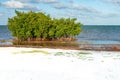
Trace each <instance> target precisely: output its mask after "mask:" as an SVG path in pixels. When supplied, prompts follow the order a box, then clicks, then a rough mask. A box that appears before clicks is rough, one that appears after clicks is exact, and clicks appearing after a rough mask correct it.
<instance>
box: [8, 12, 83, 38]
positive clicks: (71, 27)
mask: <svg viewBox="0 0 120 80" xmlns="http://www.w3.org/2000/svg"><path fill="white" fill-rule="evenodd" d="M15 13H16V16H14V17H13V18H9V19H8V29H9V30H10V31H11V32H12V35H13V36H14V37H16V38H18V39H20V40H38V39H39V40H58V39H61V38H70V39H72V38H74V37H75V36H76V35H78V34H79V33H80V32H81V28H80V27H81V26H82V24H81V23H77V22H76V18H73V19H70V18H68V19H65V18H60V19H55V18H54V19H52V18H51V17H50V15H45V14H44V13H41V12H38V13H36V12H32V11H30V12H27V13H25V12H19V11H15Z"/></svg>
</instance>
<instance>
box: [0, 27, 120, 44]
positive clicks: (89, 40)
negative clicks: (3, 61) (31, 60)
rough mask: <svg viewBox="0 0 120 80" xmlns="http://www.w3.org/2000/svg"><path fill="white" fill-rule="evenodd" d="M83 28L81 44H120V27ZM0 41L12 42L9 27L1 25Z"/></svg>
mask: <svg viewBox="0 0 120 80" xmlns="http://www.w3.org/2000/svg"><path fill="white" fill-rule="evenodd" d="M81 28H82V32H81V33H80V34H79V35H78V36H77V42H78V43H80V44H120V26H112V25H111V26H107V25H106V26H104V25H99V26H98V25H93V26H90V25H88V26H82V27H81ZM0 40H12V35H11V33H10V31H9V30H8V28H7V26H3V25H0ZM0 44H6V43H1V42H0ZM7 44H8V43H7Z"/></svg>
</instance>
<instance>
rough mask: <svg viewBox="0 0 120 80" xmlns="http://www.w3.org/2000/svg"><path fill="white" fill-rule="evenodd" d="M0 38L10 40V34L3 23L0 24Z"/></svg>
mask: <svg viewBox="0 0 120 80" xmlns="http://www.w3.org/2000/svg"><path fill="white" fill-rule="evenodd" d="M0 40H12V35H11V33H10V31H9V30H8V28H7V26H5V25H0Z"/></svg>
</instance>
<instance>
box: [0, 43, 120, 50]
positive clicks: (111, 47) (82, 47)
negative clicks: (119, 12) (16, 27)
mask: <svg viewBox="0 0 120 80" xmlns="http://www.w3.org/2000/svg"><path fill="white" fill-rule="evenodd" d="M0 47H18V48H19V47H25V48H53V49H66V50H70V49H71V50H93V51H120V44H79V46H32V45H0Z"/></svg>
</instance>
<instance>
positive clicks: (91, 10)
mask: <svg viewBox="0 0 120 80" xmlns="http://www.w3.org/2000/svg"><path fill="white" fill-rule="evenodd" d="M71 9H74V10H81V11H84V12H89V13H98V11H97V10H96V9H94V8H92V7H88V6H86V5H83V4H73V5H72V6H71Z"/></svg>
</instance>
